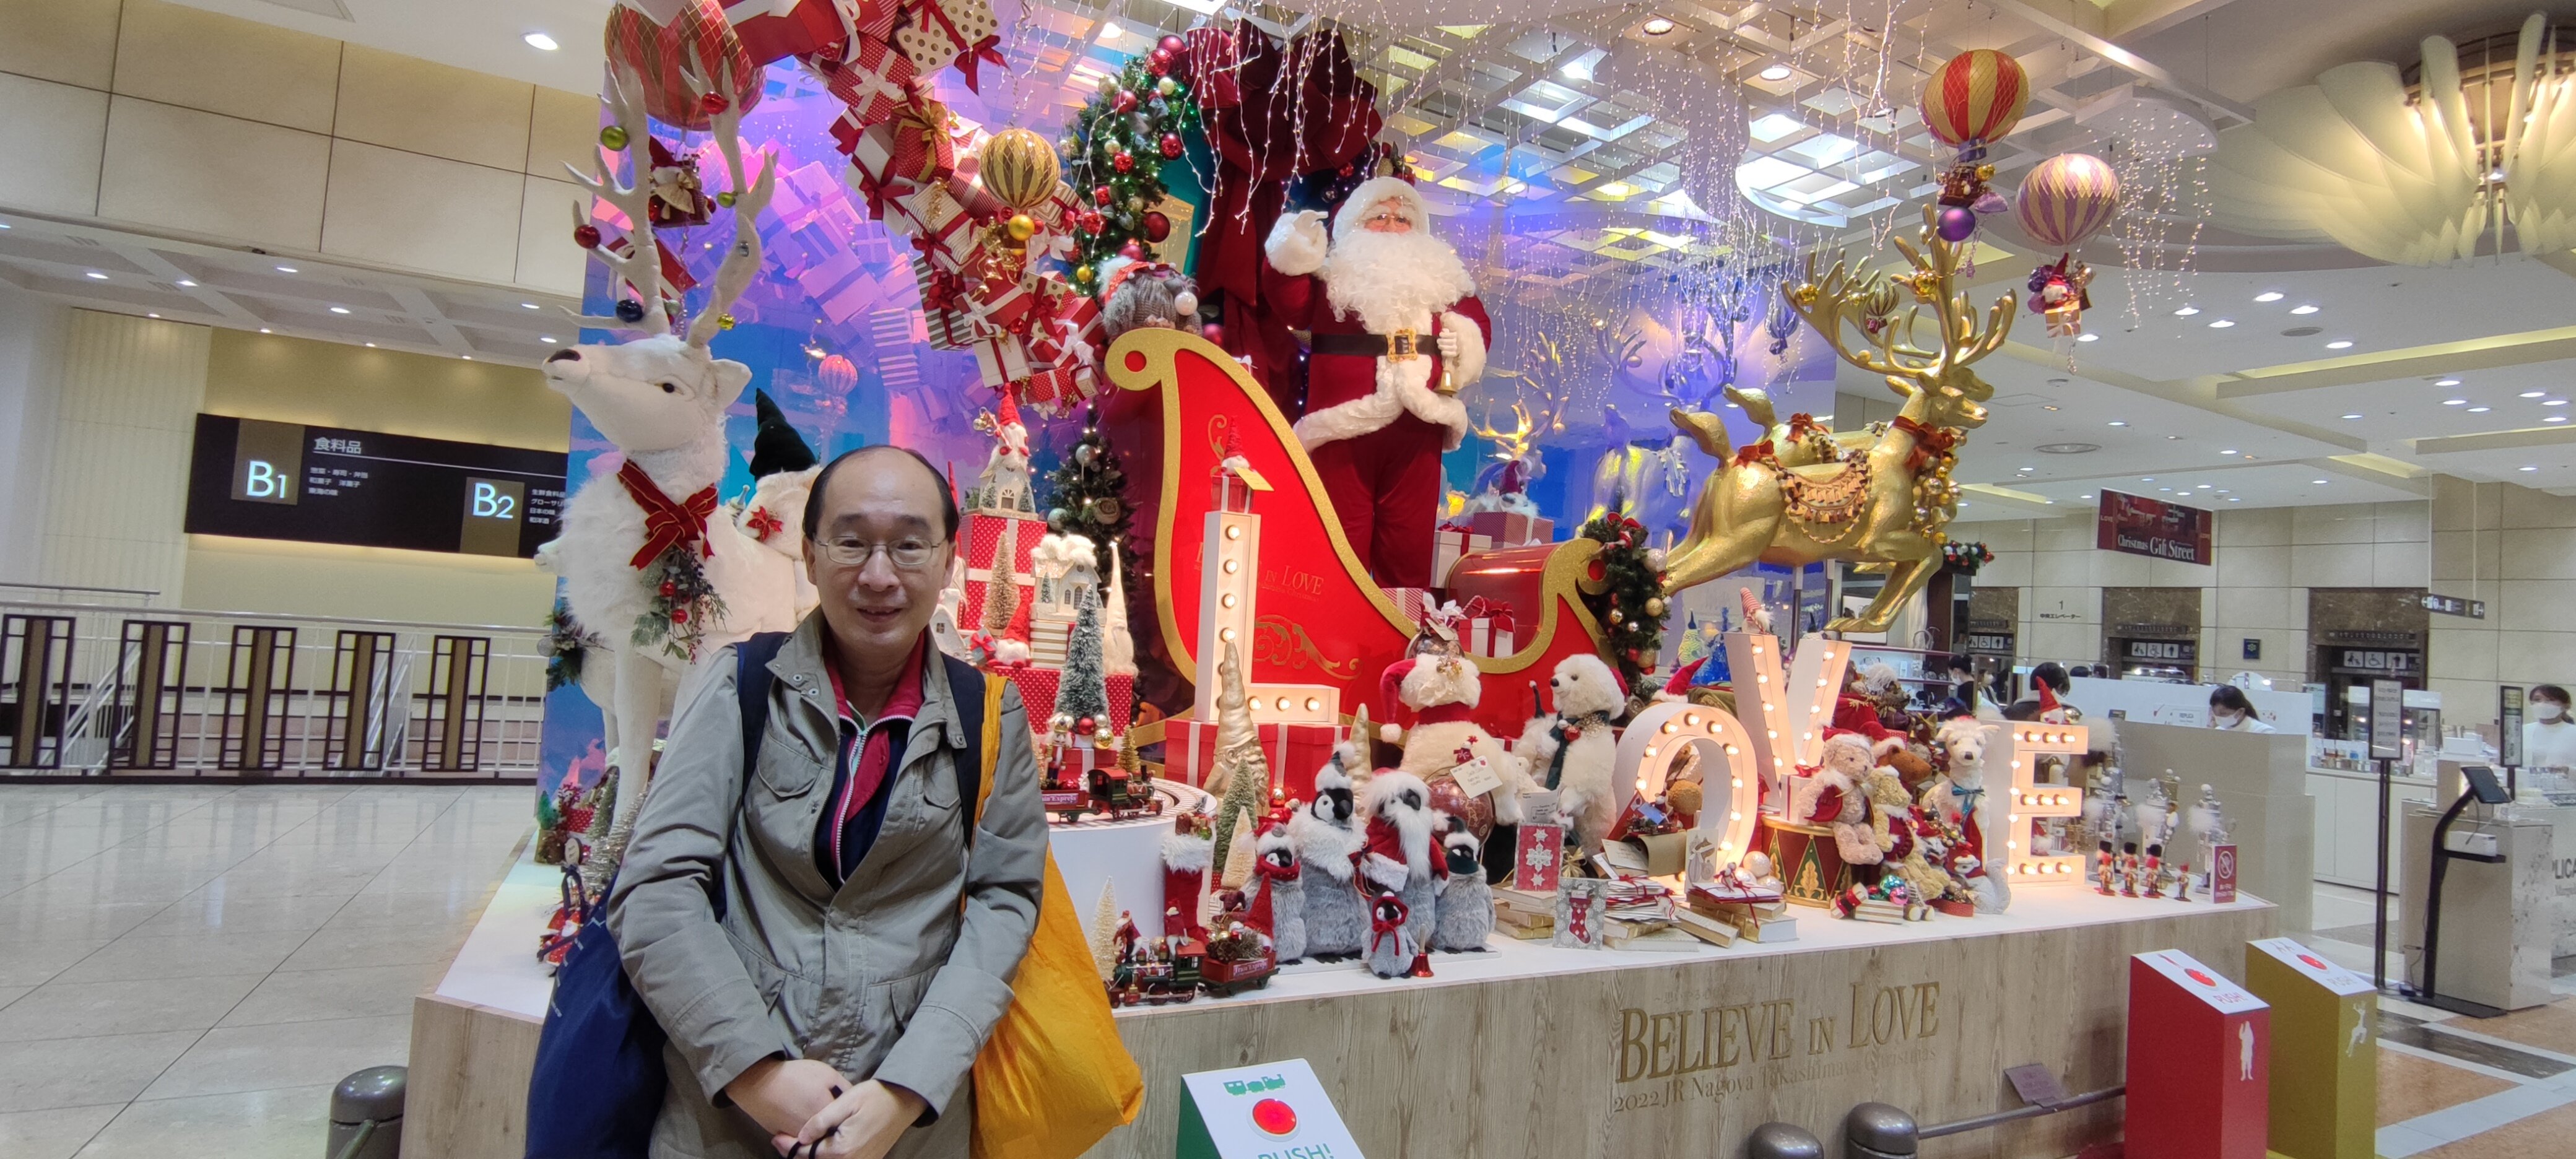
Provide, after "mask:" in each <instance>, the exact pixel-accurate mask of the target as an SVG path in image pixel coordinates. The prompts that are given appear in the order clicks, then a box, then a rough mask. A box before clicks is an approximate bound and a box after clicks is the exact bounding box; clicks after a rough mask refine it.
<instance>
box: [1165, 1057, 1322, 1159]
mask: <svg viewBox="0 0 2576 1159" xmlns="http://www.w3.org/2000/svg"><path fill="white" fill-rule="evenodd" d="M1178 1154H1179V1159H1360V1148H1359V1144H1358V1143H1356V1142H1353V1141H1352V1139H1351V1132H1350V1128H1348V1127H1346V1126H1343V1125H1342V1116H1341V1112H1339V1111H1337V1110H1335V1109H1333V1101H1332V1099H1331V1098H1330V1097H1329V1096H1327V1095H1326V1094H1325V1093H1324V1089H1323V1085H1322V1084H1321V1083H1318V1082H1317V1081H1315V1070H1314V1068H1313V1067H1311V1066H1308V1065H1307V1064H1306V1060H1305V1059H1302V1058H1292V1059H1289V1060H1287V1061H1285V1062H1276V1063H1265V1064H1262V1065H1260V1066H1247V1067H1237V1068H1235V1069H1233V1070H1212V1071H1202V1072H1200V1073H1198V1074H1190V1075H1182V1076H1181V1134H1180V1149H1179V1152H1178Z"/></svg>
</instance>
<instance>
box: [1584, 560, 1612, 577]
mask: <svg viewBox="0 0 2576 1159" xmlns="http://www.w3.org/2000/svg"><path fill="white" fill-rule="evenodd" d="M1609 575H1610V568H1609V566H1608V565H1607V564H1604V563H1602V562H1601V558H1600V557H1599V556H1594V557H1593V558H1592V562H1590V563H1587V564H1584V565H1583V578H1585V579H1588V580H1591V581H1592V582H1594V583H1600V582H1601V581H1602V580H1604V579H1606V578H1608V577H1609Z"/></svg>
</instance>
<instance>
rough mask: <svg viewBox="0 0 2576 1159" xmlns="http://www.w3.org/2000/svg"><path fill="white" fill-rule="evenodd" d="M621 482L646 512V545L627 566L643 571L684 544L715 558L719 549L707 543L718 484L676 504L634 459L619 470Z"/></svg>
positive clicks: (709, 486)
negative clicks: (696, 547)
mask: <svg viewBox="0 0 2576 1159" xmlns="http://www.w3.org/2000/svg"><path fill="white" fill-rule="evenodd" d="M617 481H618V482H619V483H620V484H622V485H624V486H625V488H626V494H627V495H628V496H630V497H632V498H633V499H634V500H635V505H636V506H638V507H641V508H643V509H644V546H643V547H640V548H637V549H636V551H635V557H634V558H633V559H630V560H627V561H626V566H628V567H631V568H635V569H636V570H638V571H641V570H643V568H644V567H645V565H647V564H650V563H652V562H653V561H654V560H657V559H660V558H661V557H662V553H663V552H666V551H669V550H671V549H672V548H673V547H676V546H678V545H680V544H684V543H695V544H697V545H698V551H699V553H700V554H701V555H704V556H713V555H715V553H716V549H715V547H714V546H713V545H712V544H709V543H708V542H707V516H710V515H713V514H715V512H716V489H715V485H714V484H708V485H707V486H706V487H705V488H703V489H701V490H700V491H698V493H697V494H694V495H691V496H689V498H688V501H687V502H685V503H674V502H672V501H671V497H670V496H668V495H665V494H663V493H662V488H660V487H658V486H656V485H655V484H654V482H653V477H652V476H651V475H647V474H645V473H644V468H642V467H638V466H636V465H635V460H633V459H628V460H627V461H626V465H625V466H622V467H619V468H618V469H617Z"/></svg>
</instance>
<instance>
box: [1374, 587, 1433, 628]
mask: <svg viewBox="0 0 2576 1159" xmlns="http://www.w3.org/2000/svg"><path fill="white" fill-rule="evenodd" d="M1386 598H1388V599H1390V600H1394V601H1395V610H1396V611H1399V612H1402V613H1404V618H1405V619H1408V620H1411V621H1413V622H1414V623H1416V624H1419V623H1421V622H1422V615H1423V613H1425V612H1428V611H1430V610H1431V609H1433V608H1436V607H1439V606H1440V605H1441V603H1442V600H1441V598H1440V593H1439V592H1437V591H1434V590H1432V589H1430V588H1388V589H1386Z"/></svg>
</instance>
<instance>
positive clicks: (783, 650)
mask: <svg viewBox="0 0 2576 1159" xmlns="http://www.w3.org/2000/svg"><path fill="white" fill-rule="evenodd" d="M830 630H831V625H829V624H827V623H825V622H824V620H823V611H822V609H820V608H817V609H815V610H814V611H812V612H809V613H807V614H806V616H805V619H804V622H802V623H799V624H797V625H796V631H795V632H794V633H793V634H791V635H790V636H788V638H787V641H786V643H784V644H781V645H779V648H778V655H777V656H776V657H774V658H772V659H771V660H770V661H769V671H770V674H771V675H773V676H776V677H777V678H778V679H779V680H780V681H782V682H784V683H785V684H786V685H787V686H788V687H789V688H792V689H794V690H795V691H796V693H797V698H798V699H799V700H801V701H803V702H804V703H805V705H806V706H807V707H808V708H810V709H812V710H813V711H814V712H815V713H816V714H818V715H819V716H821V717H822V718H823V719H824V720H825V721H826V722H829V721H831V720H832V718H833V717H834V716H835V715H836V714H837V713H838V710H839V708H838V706H837V705H836V704H834V703H833V697H832V674H831V673H830V672H829V671H828V670H827V669H826V668H825V666H824V662H823V654H824V649H823V633H825V632H828V631H830ZM928 651H929V654H928V655H926V656H924V657H923V660H924V661H925V663H924V665H923V672H922V679H921V709H920V711H918V712H915V713H914V714H913V717H912V736H913V740H914V741H915V742H916V743H918V742H919V741H921V740H923V739H925V738H924V736H923V732H924V730H926V729H928V728H930V727H931V726H933V725H936V726H938V727H939V728H940V729H941V730H942V732H941V738H940V741H939V743H941V744H943V745H946V746H947V747H950V748H963V747H965V745H966V730H965V728H964V726H962V725H960V724H958V722H957V696H956V693H955V691H954V690H953V689H951V688H949V686H948V663H947V653H944V652H941V651H940V650H939V649H938V648H936V647H933V648H931V649H929V650H928ZM826 727H827V728H829V727H832V726H831V725H829V724H828V723H827V725H826ZM907 747H909V746H907Z"/></svg>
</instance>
